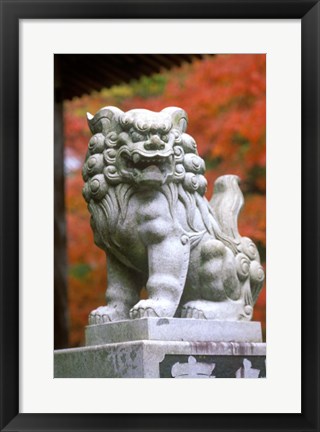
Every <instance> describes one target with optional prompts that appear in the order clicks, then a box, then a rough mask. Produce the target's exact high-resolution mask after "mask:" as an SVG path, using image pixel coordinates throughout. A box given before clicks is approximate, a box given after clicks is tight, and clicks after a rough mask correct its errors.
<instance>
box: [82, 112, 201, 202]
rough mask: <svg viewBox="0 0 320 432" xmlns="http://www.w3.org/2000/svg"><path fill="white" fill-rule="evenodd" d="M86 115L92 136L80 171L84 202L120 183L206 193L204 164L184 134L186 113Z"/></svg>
mask: <svg viewBox="0 0 320 432" xmlns="http://www.w3.org/2000/svg"><path fill="white" fill-rule="evenodd" d="M87 117H88V123H89V127H90V130H91V132H92V134H93V136H92V138H91V139H90V142H89V149H88V152H87V156H86V161H85V164H84V167H83V178H84V180H85V186H84V190H83V195H84V197H85V199H86V201H87V202H88V203H89V202H90V201H91V200H94V201H95V202H97V201H100V200H101V199H103V198H104V197H105V195H106V193H107V190H108V188H109V187H110V186H117V185H119V184H123V183H127V184H130V185H134V186H135V187H147V188H160V187H162V186H163V185H165V184H168V183H170V182H173V183H175V184H182V186H183V188H184V189H185V190H186V191H189V192H191V193H194V192H198V193H199V194H200V195H204V193H205V191H206V186H207V181H206V179H205V177H204V176H203V173H204V171H205V163H204V161H203V159H202V158H200V157H199V155H198V152H197V146H196V143H195V140H194V139H193V138H192V137H191V136H190V135H188V134H187V133H185V130H186V127H187V114H186V112H185V111H184V110H182V109H181V108H176V107H169V108H165V109H163V110H162V111H160V112H152V111H149V110H145V109H134V110H130V111H127V112H123V111H121V110H120V109H118V108H115V107H111V106H110V107H105V108H102V109H101V110H100V111H99V112H98V113H97V114H96V115H95V116H94V117H93V116H92V115H90V114H88V115H87Z"/></svg>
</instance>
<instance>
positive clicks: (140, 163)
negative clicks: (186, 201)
mask: <svg viewBox="0 0 320 432" xmlns="http://www.w3.org/2000/svg"><path fill="white" fill-rule="evenodd" d="M119 165H120V170H121V172H122V174H123V175H125V176H126V177H128V176H130V177H131V178H133V179H134V180H135V181H136V182H137V183H145V182H147V183H157V184H159V183H160V184H164V183H165V181H166V179H167V177H168V176H169V175H172V174H173V152H172V151H170V152H166V153H163V152H159V151H155V152H148V153H141V152H134V153H132V154H130V153H129V152H127V151H123V152H121V154H120V155H119Z"/></svg>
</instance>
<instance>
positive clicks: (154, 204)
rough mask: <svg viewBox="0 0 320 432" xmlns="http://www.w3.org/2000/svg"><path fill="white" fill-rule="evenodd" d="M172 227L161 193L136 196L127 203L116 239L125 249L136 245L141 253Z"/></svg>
mask: <svg viewBox="0 0 320 432" xmlns="http://www.w3.org/2000/svg"><path fill="white" fill-rule="evenodd" d="M172 225H173V221H172V218H171V215H170V212H169V206H168V202H167V199H166V198H165V196H164V195H163V194H162V193H160V192H154V193H153V194H143V193H141V194H136V195H134V196H133V197H132V198H131V199H130V201H129V203H128V210H127V213H126V217H125V219H124V220H123V221H120V220H119V223H118V225H117V229H116V239H117V241H118V242H120V243H121V245H122V246H123V245H125V247H130V246H131V245H133V244H137V245H138V249H139V250H141V251H142V250H145V248H146V246H148V244H151V243H153V242H158V241H159V240H160V239H161V237H165V236H166V235H167V233H168V232H170V231H171V230H172ZM136 252H137V251H136Z"/></svg>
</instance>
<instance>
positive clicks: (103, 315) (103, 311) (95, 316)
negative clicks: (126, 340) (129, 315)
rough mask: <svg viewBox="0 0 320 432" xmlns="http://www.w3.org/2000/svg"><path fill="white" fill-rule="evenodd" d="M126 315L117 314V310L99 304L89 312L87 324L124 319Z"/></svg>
mask: <svg viewBox="0 0 320 432" xmlns="http://www.w3.org/2000/svg"><path fill="white" fill-rule="evenodd" d="M125 318H126V316H124V315H121V314H119V312H117V310H116V309H115V308H113V307H110V306H100V307H98V308H97V309H95V310H93V311H92V312H90V314H89V318H88V322H89V325H97V324H104V323H107V322H111V321H119V320H121V319H125Z"/></svg>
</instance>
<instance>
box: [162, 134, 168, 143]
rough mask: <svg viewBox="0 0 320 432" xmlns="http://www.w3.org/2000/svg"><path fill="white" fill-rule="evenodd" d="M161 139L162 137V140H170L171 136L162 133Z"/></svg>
mask: <svg viewBox="0 0 320 432" xmlns="http://www.w3.org/2000/svg"><path fill="white" fill-rule="evenodd" d="M161 139H162V141H163V142H166V143H167V142H168V140H169V137H168V135H161Z"/></svg>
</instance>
